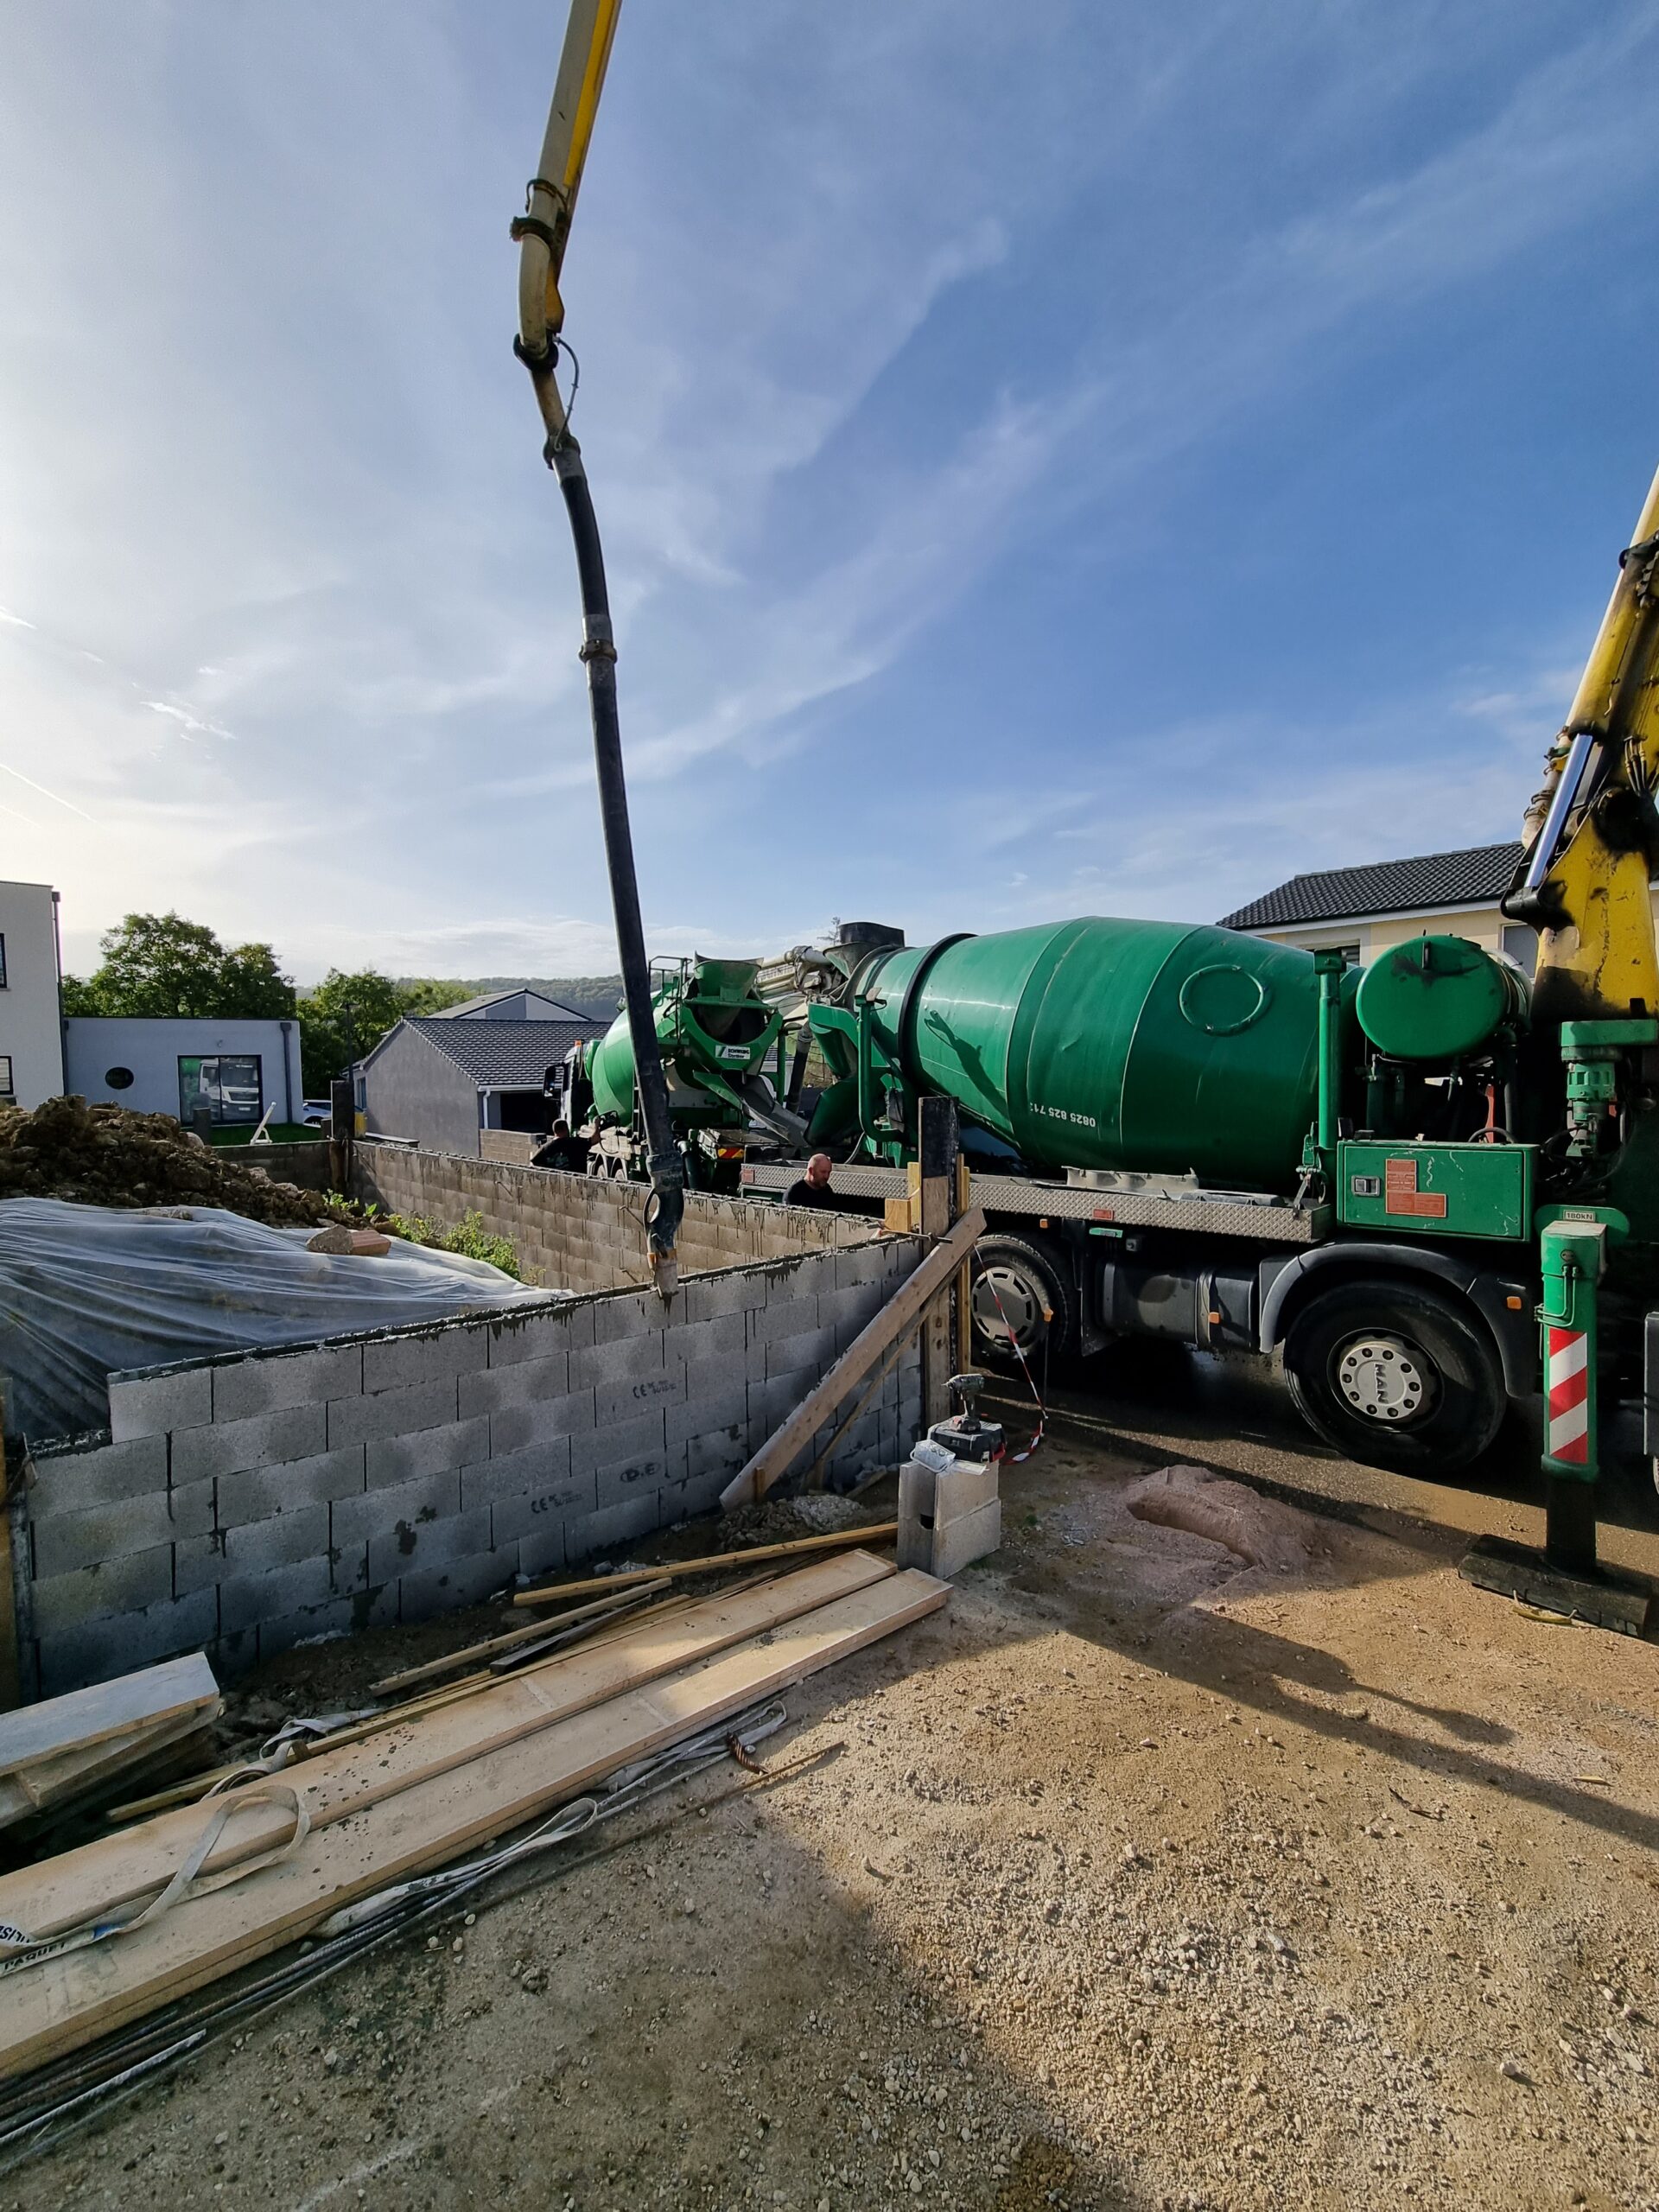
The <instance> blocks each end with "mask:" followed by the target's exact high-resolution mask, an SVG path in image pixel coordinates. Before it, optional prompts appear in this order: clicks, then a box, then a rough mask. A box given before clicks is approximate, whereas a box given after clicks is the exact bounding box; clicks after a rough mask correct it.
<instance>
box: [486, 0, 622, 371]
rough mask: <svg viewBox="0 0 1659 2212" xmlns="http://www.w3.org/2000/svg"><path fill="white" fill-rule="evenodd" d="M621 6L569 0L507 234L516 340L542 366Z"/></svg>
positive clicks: (558, 316)
mask: <svg viewBox="0 0 1659 2212" xmlns="http://www.w3.org/2000/svg"><path fill="white" fill-rule="evenodd" d="M621 6H622V0H572V4H571V9H570V20H569V23H568V24H567V25H566V26H565V33H564V50H563V53H562V54H560V56H559V73H558V76H557V78H556V80H555V82H554V86H553V105H552V108H551V110H550V112H549V115H548V118H547V135H546V137H544V138H543V141H542V156H541V160H540V161H539V162H537V168H536V174H535V175H534V176H533V177H532V178H531V181H530V185H529V188H528V190H527V192H526V194H525V199H524V217H523V219H522V220H521V221H519V222H517V223H515V224H514V225H513V226H512V227H513V235H514V237H515V238H518V241H519V256H518V340H519V344H520V346H521V347H522V348H523V350H524V353H525V354H526V355H527V356H529V357H530V358H531V359H534V360H540V359H543V356H544V355H545V354H546V353H547V350H548V346H549V344H550V341H551V340H553V339H555V338H556V337H557V336H558V334H559V331H560V328H561V327H562V326H563V321H564V302H563V300H562V299H561V298H560V297H559V272H560V270H561V269H562V268H563V265H564V248H565V242H566V240H567V239H568V238H569V235H570V218H571V215H572V213H574V211H575V205H576V193H577V191H578V189H579V188H580V187H581V184H582V165H583V163H584V162H586V161H587V159H588V143H589V142H590V141H591V139H592V137H593V135H594V116H595V115H596V114H597V112H598V111H599V95H600V92H601V89H602V87H603V86H604V83H605V66H606V64H607V62H608V61H609V60H610V58H611V42H612V41H613V39H614V38H615V36H616V19H617V16H618V15H619V14H620V12H621Z"/></svg>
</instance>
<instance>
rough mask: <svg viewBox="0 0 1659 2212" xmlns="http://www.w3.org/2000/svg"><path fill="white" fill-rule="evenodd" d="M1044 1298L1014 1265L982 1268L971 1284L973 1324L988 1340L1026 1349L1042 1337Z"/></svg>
mask: <svg viewBox="0 0 1659 2212" xmlns="http://www.w3.org/2000/svg"><path fill="white" fill-rule="evenodd" d="M1046 1306H1047V1301H1046V1300H1045V1299H1044V1297H1043V1295H1042V1293H1041V1291H1040V1290H1039V1287H1038V1286H1037V1285H1036V1284H1035V1283H1034V1282H1033V1281H1032V1280H1031V1279H1030V1277H1029V1276H1028V1275H1025V1274H1021V1273H1020V1270H1019V1269H1018V1268H983V1269H982V1271H981V1273H980V1274H979V1277H978V1279H977V1281H976V1282H975V1284H974V1326H975V1328H976V1329H977V1330H978V1332H979V1333H980V1335H981V1336H982V1338H984V1339H985V1341H986V1342H987V1343H988V1344H1018V1345H1019V1347H1020V1351H1027V1352H1028V1351H1031V1350H1032V1349H1033V1347H1034V1346H1035V1345H1037V1344H1040V1343H1041V1342H1042V1340H1043V1330H1044V1327H1045V1325H1046V1318H1047V1314H1046Z"/></svg>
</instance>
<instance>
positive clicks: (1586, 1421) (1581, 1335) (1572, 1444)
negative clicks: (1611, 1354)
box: [1549, 1329, 1590, 1467]
mask: <svg viewBox="0 0 1659 2212" xmlns="http://www.w3.org/2000/svg"><path fill="white" fill-rule="evenodd" d="M1549 1456H1550V1458H1551V1459H1560V1460H1564V1461H1565V1462H1566V1463H1567V1465H1569V1466H1580V1467H1583V1466H1587V1465H1589V1462H1590V1339H1589V1338H1588V1336H1587V1335H1586V1332H1585V1331H1584V1330H1582V1329H1551V1331H1550V1332H1549Z"/></svg>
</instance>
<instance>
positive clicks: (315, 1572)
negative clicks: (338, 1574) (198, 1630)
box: [219, 1558, 337, 1636]
mask: <svg viewBox="0 0 1659 2212" xmlns="http://www.w3.org/2000/svg"><path fill="white" fill-rule="evenodd" d="M336 1594H337V1593H336V1592H335V1589H334V1580H333V1577H332V1575H331V1573H330V1572H329V1567H328V1561H327V1559H326V1558H319V1559H306V1560H297V1561H296V1562H295V1563H294V1564H293V1565H291V1566H289V1567H268V1568H267V1569H266V1570H265V1571H264V1573H259V1574H232V1575H227V1576H226V1579H225V1580H223V1581H222V1582H221V1583H220V1584H219V1633H220V1634H221V1635H222V1636H235V1635H238V1633H239V1632H240V1631H241V1630H244V1629H249V1628H257V1627H258V1625H259V1624H260V1623H261V1621H274V1620H280V1619H281V1618H283V1615H284V1614H285V1613H295V1612H299V1611H302V1609H303V1608H304V1607H306V1606H309V1605H327V1603H328V1602H329V1601H330V1600H331V1599H333V1598H334V1596H335V1595H336Z"/></svg>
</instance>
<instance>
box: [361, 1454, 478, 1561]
mask: <svg viewBox="0 0 1659 2212" xmlns="http://www.w3.org/2000/svg"><path fill="white" fill-rule="evenodd" d="M328 1510H329V1515H330V1521H329V1541H330V1542H331V1543H332V1544H333V1545H334V1548H336V1549H337V1550H340V1551H346V1550H347V1549H349V1548H350V1547H351V1546H352V1545H353V1544H358V1543H369V1542H372V1541H374V1539H375V1538H376V1537H378V1536H383V1535H386V1534H388V1533H389V1532H390V1531H391V1530H393V1529H397V1528H400V1527H403V1526H405V1525H408V1526H410V1527H414V1526H416V1525H421V1524H424V1523H425V1522H429V1521H438V1520H444V1519H451V1518H453V1517H454V1515H456V1514H457V1513H459V1512H460V1510H461V1477H460V1475H459V1474H458V1473H457V1472H456V1471H455V1470H454V1468H448V1469H446V1470H445V1471H442V1473H439V1474H435V1475H423V1476H421V1477H420V1478H418V1479H417V1480H416V1481H414V1482H408V1483H397V1484H393V1485H392V1486H391V1488H390V1489H387V1490H372V1491H364V1493H363V1494H362V1496H361V1497H341V1498H337V1499H336V1500H335V1501H334V1504H333V1505H331V1506H330V1508H329V1509H328ZM375 1579H376V1580H378V1579H379V1578H378V1577H377V1578H375Z"/></svg>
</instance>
